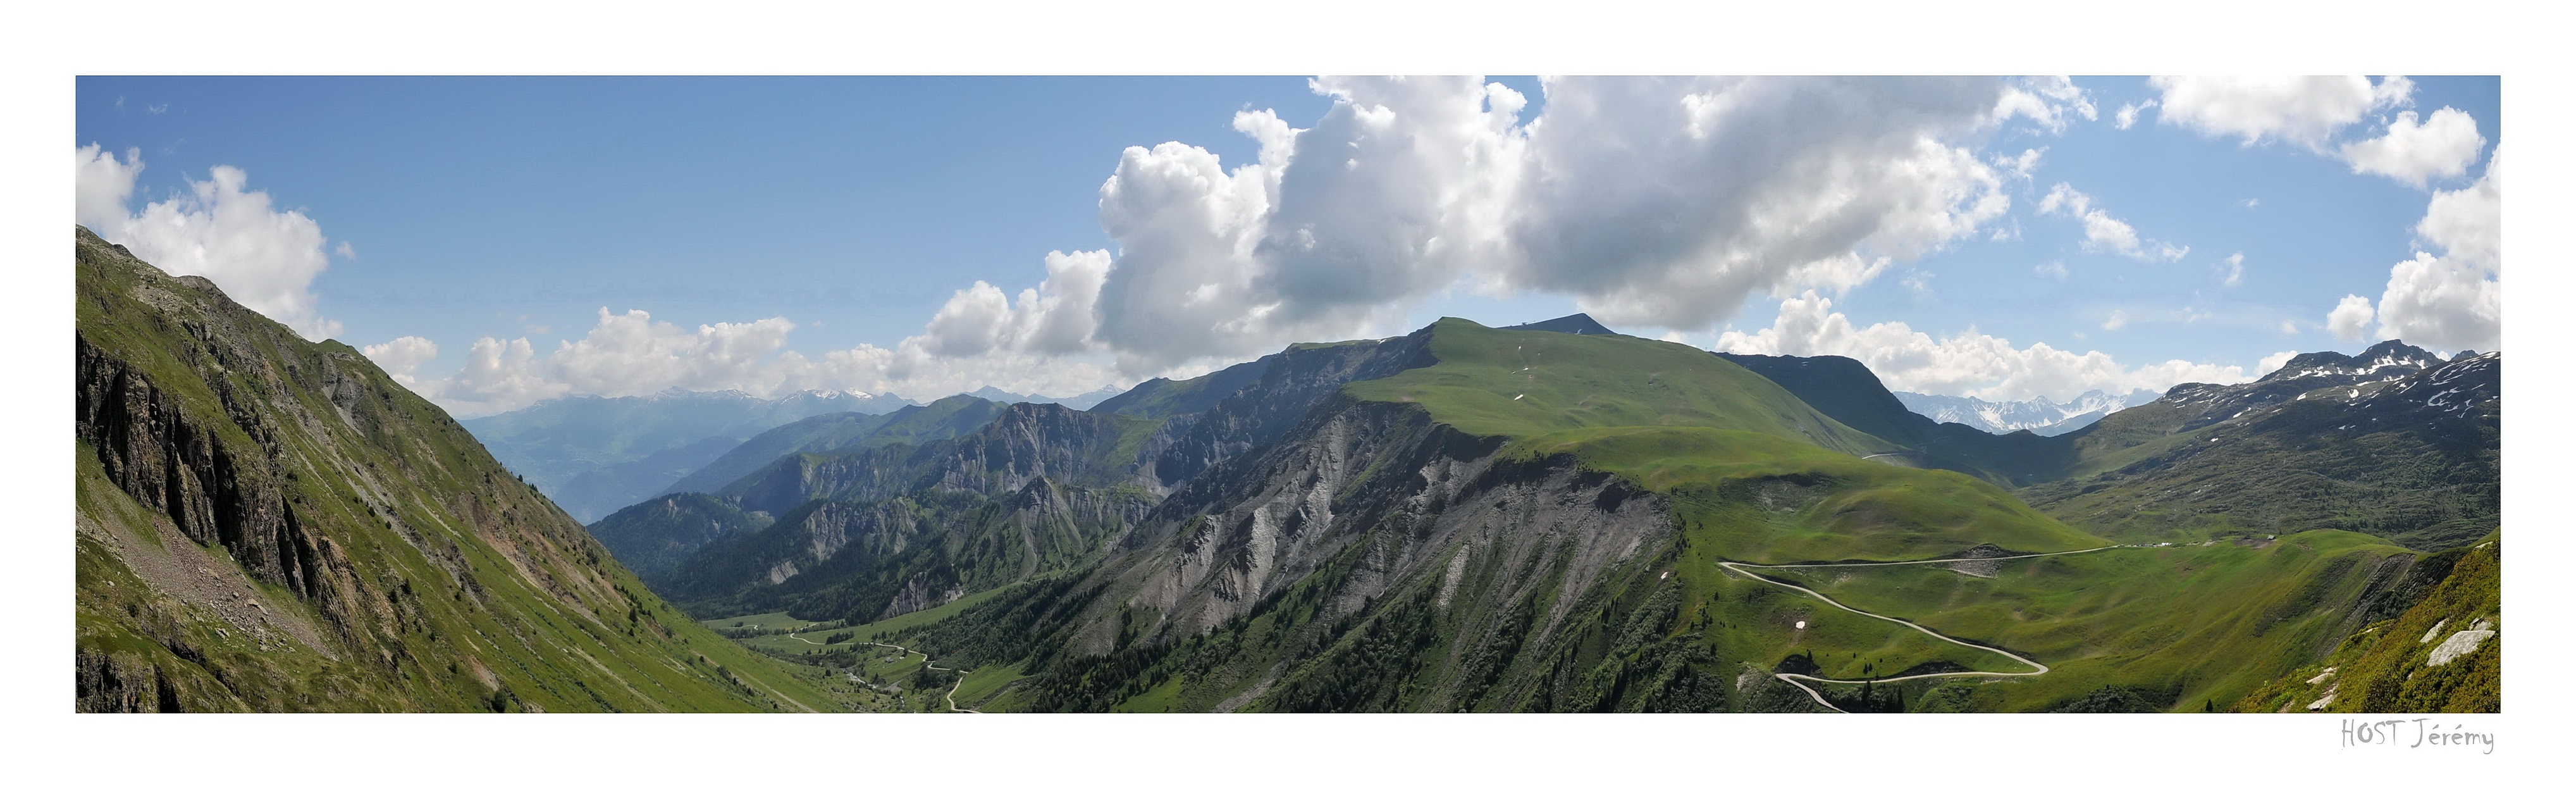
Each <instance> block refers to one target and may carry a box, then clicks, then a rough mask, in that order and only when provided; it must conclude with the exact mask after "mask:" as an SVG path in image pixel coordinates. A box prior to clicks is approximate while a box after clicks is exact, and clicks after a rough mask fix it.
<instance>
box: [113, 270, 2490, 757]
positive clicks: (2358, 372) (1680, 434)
mask: <svg viewBox="0 0 2576 789" xmlns="http://www.w3.org/2000/svg"><path fill="white" fill-rule="evenodd" d="M75 265H76V267H77V279H78V299H79V329H78V342H77V346H76V348H75V353H76V356H77V370H78V374H77V376H76V391H75V396H76V415H77V416H76V440H75V453H76V455H77V456H78V466H79V472H78V473H79V477H78V480H77V482H78V493H77V495H78V502H79V506H78V512H79V515H78V517H77V523H76V524H75V525H76V531H77V535H78V546H79V554H78V556H79V558H78V561H79V569H78V584H79V590H78V606H79V610H78V613H79V625H78V627H79V636H78V647H77V653H76V655H75V658H76V676H77V684H78V702H77V703H78V706H79V708H80V709H83V710H102V711H104V710H118V711H153V710H161V711H175V710H191V711H194V710H530V711H534V710H548V711H563V710H630V711H640V710H669V711H681V710H691V711H695V710H781V711H803V710H816V711H823V710H919V711H950V710H972V711H981V712H1022V711H1025V712H1046V711H1088V712H1100V711H1334V712H1363V711H1409V712H1433V711H1532V712H1537V711H1623V712H1626V711H1634V712H1684V711H1692V712H1721V711H1734V712H1836V711H1839V712H1940V711H1961V712H1964V711H1981V712H2020V711H2033V712H2036V711H2069V712H2107V711H2129V712H2147V711H2172V712H2201V711H2261V712H2272V711H2293V710H2324V711H2331V712H2394V711H2495V710H2498V709H2500V707H2501V701H2500V698H2501V692H2500V690H2499V684H2498V680H2497V677H2498V676H2499V673H2498V665H2499V662H2498V657H2497V656H2498V655H2499V654H2500V649H2501V639H2500V637H2498V636H2497V634H2498V633H2499V632H2500V629H2501V626H2500V622H2501V614H2500V608H2499V603H2498V600H2499V596H2498V594H2497V583H2498V582H2497V579H2498V577H2499V576H2498V572H2497V569H2496V568H2497V566H2498V557H2499V551H2500V550H2501V547H2500V545H2501V542H2500V529H2499V524H2500V507H2499V501H2500V483H2499V467H2500V452H2499V447H2500V440H2499V423H2500V419H2501V409H2502V390H2501V384H2500V380H2501V366H2502V361H2501V355H2500V354H2497V353H2485V354H2472V353H2463V354H2460V355H2459V356H2457V357H2454V358H2447V359H2446V358H2442V357H2438V356H2435V355H2433V354H2430V353H2427V352H2425V351H2423V350H2421V349H2417V348H2414V347H2412V346H2408V345H2405V344H2403V343H2400V342H2396V341H2390V342H2387V343H2383V344H2380V345H2377V346H2374V347H2372V348H2370V349H2369V350H2368V351H2366V352H2364V353H2363V354H2361V355H2360V356H2357V357H2356V356H2345V355H2342V354H2338V353H2331V352H2322V353H2311V354H2306V355H2302V356H2299V357H2297V358H2295V359H2293V360H2291V361H2290V362H2289V363H2288V364H2287V365H2285V366H2283V367H2282V368H2280V369H2279V370H2277V371H2274V372H2271V373H2270V374H2268V375H2265V376H2264V377H2262V378H2261V379H2260V380H2256V381H2252V382H2248V383H2243V384H2237V385H2211V384H2184V385H2182V386H2177V387H2174V388H2172V389H2171V390H2169V391H2167V392H2165V393H2163V394H2162V395H2161V396H2158V397H2155V398H2153V399H2152V400H2147V399H2145V398H2134V399H2132V398H2126V397H2122V396H2115V395H2102V396H2099V397H2095V398H2091V399H2089V400H2084V401H2081V402H2079V403H2076V404H2056V403H2048V404H2046V405H2048V406H2050V407H2056V408H2058V410H2057V411H2053V412H2050V413H2049V414H2040V415H2038V416H2034V417H2030V419H2032V420H2035V421H2036V422H2038V423H2044V425H2065V426H2066V427H2067V429H2064V430H2062V431H2050V432H2055V433H2056V434H2055V435H2042V434H2040V433H2038V432H2033V431H2031V430H2019V429H2016V430H2012V431H2011V432H2005V433H2000V434H1999V433H1996V432H1990V430H1989V429H1986V428H1998V427H2010V426H2011V425H2005V424H1989V425H1976V426H1972V425H1968V424H1959V423H1957V421H1956V420H1954V421H1949V422H1944V421H1936V420H1935V419H1933V418H1930V417H1926V416H1924V415H1922V414H1919V413H1917V412H1916V411H1914V410H1911V409H1909V407H1908V403H1907V402H1906V401H1905V400H1901V399H1900V398H1899V396H1898V395H1897V394H1896V393H1893V392H1890V391H1889V390H1888V389H1887V387H1886V386H1884V385H1882V383H1881V382H1880V380H1879V378H1878V377H1877V376H1875V375H1873V374H1872V373H1871V372H1870V371H1869V369H1868V368H1866V367H1864V366H1863V365H1861V364H1860V363H1859V362H1857V361H1854V360H1851V359H1847V358H1842V357H1834V356H1819V357H1789V356H1752V355H1724V354H1716V353H1710V352H1707V351H1704V350H1700V349H1695V348H1692V347H1689V346H1685V345H1680V344H1675V343H1669V342H1660V341H1655V340H1648V339H1642V338H1637V337H1631V336H1625V335H1620V334H1616V333H1613V332H1611V331H1610V330H1608V329H1607V328H1604V327H1602V326H1601V325H1600V324H1599V323H1597V322H1594V321H1593V320H1592V319H1591V318H1589V317H1586V316H1583V315H1572V316H1567V317H1565V318H1560V319H1556V320H1551V321H1546V322H1542V323H1536V324H1527V325H1523V326H1515V327H1510V328H1491V327H1487V326H1483V325H1479V324H1477V323H1475V322H1472V321H1468V320H1464V319H1458V318H1446V319H1442V320H1440V321H1438V322H1436V323H1433V324H1431V325H1429V326H1425V327H1422V328H1420V329H1419V330H1416V331H1414V332H1412V333H1410V334H1406V335H1403V336H1398V337H1387V338H1381V339H1366V340H1353V341H1347V342H1338V343H1315V344H1298V345H1291V346H1289V347H1286V348H1283V349H1281V350H1279V351H1278V352H1277V353H1273V354H1270V355H1268V356H1263V357H1261V358H1259V359H1256V360H1253V361H1250V362H1246V363H1243V364H1238V365H1235V366H1232V367H1227V368H1224V369H1220V370H1216V371H1214V372H1211V373H1208V374H1206V375H1203V376H1199V377H1196V378H1191V379H1188V380H1167V379H1160V378H1157V379H1153V380H1148V381H1145V382H1144V383H1142V384H1139V385H1137V386H1135V387H1134V388H1132V389H1130V390H1128V391H1126V392H1124V393H1120V394H1117V395H1116V396H1114V397H1108V398H1106V399H1101V400H1097V401H1096V402H1086V399H1087V398H1077V399H1075V400H1074V401H1072V402H1045V401H1042V400H1043V399H1042V398H1030V397H1025V396H1014V395H1007V393H1000V392H998V391H990V392H980V393H977V394H976V395H957V396H953V397H948V398H945V399H938V400H934V401H932V402H927V403H915V402H909V401H898V400H896V399H895V398H892V397H891V396H886V397H881V398H859V397H856V396H851V395H842V394H825V393H809V394H806V395H799V396H794V397H790V398H787V399H783V400H770V401H764V400H758V399H755V398H748V397H746V396H736V395H725V396H718V395H704V394H689V393H671V394H667V395H663V396H660V397H657V398H629V399H625V400H619V399H601V398H586V399H573V400H559V401H554V402H551V403H547V404H543V405H541V406H538V407H536V408H533V409H529V410H525V411H520V412H513V413H509V414H502V415H497V416H492V417H486V418H483V419H480V420H474V421H471V422H466V423H460V422H458V421H457V420H454V419H451V418H449V416H448V415H446V414H445V413H443V412H441V411H440V410H439V409H438V408H437V407H436V406H433V405H431V404H429V403H428V402H426V401H424V400H422V399H420V398H419V397H416V396H414V395H413V394H412V393H410V392H408V391H406V390H404V389H403V388H402V387H401V386H400V385H397V384H395V383H394V382H393V381H392V379H391V378H389V377H388V376H387V375H386V374H385V373H383V372H382V371H380V370H378V369H377V368H376V366H375V365H373V364H371V363H370V362H369V361H368V360H367V359H365V358H364V357H363V356H362V355H360V354H359V353H358V352H357V351H355V350H354V349H352V348H350V347H349V346H346V345H342V344H340V343H337V342H329V341H326V342H321V343H311V342H306V341H304V340H302V339H300V338H298V337H297V336H296V335H295V334H294V333H293V332H292V331H290V330H288V329H286V328H285V327H283V326H281V325H279V324H277V323H274V322H272V321H270V320H268V319H266V318H263V317H261V316H259V315H258V314H256V313H253V312H251V311H249V310H247V309H245V308H242V307H241V306H239V305H237V304H234V303H233V302H232V301H231V300H230V299H228V298H226V297H225V296H224V295H223V294H222V293H221V292H220V291H219V290H217V289H216V288H215V287H214V286H213V285H212V284H211V283H209V282H207V281H206V280H203V279H199V278H194V277H177V278H174V277H170V276H167V275H164V274H163V273H161V272H160V271H159V270H157V269H155V268H153V267H151V266H150V265H148V264H147V263H145V262H143V261H139V260H136V259H134V258H133V257H132V256H131V255H130V254H128V253H127V252H126V251H125V250H124V249H123V248H121V247H117V246H114V245H110V244H107V243H105V242H104V241H101V240H99V239H98V238H97V237H96V236H93V235H91V234H90V233H89V231H87V230H85V229H84V230H80V231H78V233H77V235H76V239H75ZM1006 400H1009V401H1015V402H1006ZM681 404H685V405H687V406H688V407H687V408H681V407H679V406H680V405H681ZM710 404H712V405H710ZM1085 405H1088V407H1087V408H1084V407H1081V406H1085ZM1982 405H1985V406H2004V405H2011V404H1982ZM2070 409H2072V410H2070ZM1989 410H1993V409H1989ZM1996 413H1999V414H2000V413H2002V412H2001V411H1997V412H1996ZM2071 420H2082V421H2081V422H2080V423H2076V424H2070V421H2071ZM565 425H571V426H574V428H561V427H560V426H565ZM469 427H471V428H472V431H473V432H471V433H469V432H468V428H469ZM478 437H479V440H478ZM487 446H488V447H490V448H491V449H488V450H487ZM496 455H497V456H498V457H500V458H502V459H501V460H496V459H495V457H496ZM505 461H506V465H505ZM523 475H524V478H523ZM581 479H590V480H593V482H591V483H583V482H579V480H581ZM541 480H542V482H541V483H540V484H532V483H537V482H539V481H541ZM585 485H587V486H588V487H584V486H585ZM558 490H560V491H562V492H563V496H565V497H570V496H573V495H576V494H575V492H576V491H581V490H598V491H608V492H603V493H599V494H598V495H595V496H590V497H589V498H586V499H584V501H585V502H586V503H585V504H584V505H582V506H584V507H589V508H593V509H594V510H596V509H606V508H609V507H616V506H619V505H623V506H622V508H618V509H614V511H613V512H605V513H596V512H592V511H587V510H581V509H575V510H574V511H572V512H569V513H568V512H567V509H566V508H561V507H558V506H557V505H556V504H555V503H554V502H553V501H551V500H550V498H549V496H548V494H547V493H546V492H541V491H558ZM591 514H597V515H598V517H597V518H596V520H595V521H594V522H591V523H590V524H589V525H588V527H587V528H584V527H583V526H582V525H581V522H580V519H577V518H576V516H577V515H580V516H584V517H585V518H586V517H587V516H588V515H591Z"/></svg>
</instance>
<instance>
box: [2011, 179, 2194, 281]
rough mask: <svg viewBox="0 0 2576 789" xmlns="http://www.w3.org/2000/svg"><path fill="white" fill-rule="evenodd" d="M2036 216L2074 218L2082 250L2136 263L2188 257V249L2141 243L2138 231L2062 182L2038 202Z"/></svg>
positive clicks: (2161, 243)
mask: <svg viewBox="0 0 2576 789" xmlns="http://www.w3.org/2000/svg"><path fill="white" fill-rule="evenodd" d="M2039 212H2040V213H2042V214H2054V215H2058V216H2065V217H2070V218H2073V219H2075V220H2077V221H2079V222H2082V223H2083V224H2084V248H2085V249H2090V250H2095V251H2101V252H2117V253H2119V254H2122V255H2127V256H2129V257H2133V258H2137V259H2139V260H2160V261H2166V262H2171V261H2175V260H2181V259H2182V257H2183V256H2184V255H2186V254H2190V252H2191V247H2177V246H2174V245H2172V244H2168V243H2165V242H2163V241H2157V240H2154V239H2141V238H2139V237H2138V230H2137V228H2134V227H2131V226H2129V223H2127V222H2123V221H2120V220H2119V219H2118V218H2116V217H2113V216H2111V212H2109V211H2104V210H2102V209H2100V208H2095V207H2094V206H2093V196H2092V195H2088V194H2085V193H2083V192H2079V191H2076V189H2075V187H2073V186H2069V185H2067V184H2065V183H2063V182H2061V183H2059V184H2058V185H2056V186H2054V187H2050V188H2049V190H2048V194H2047V196H2044V197H2041V198H2040V200H2039Z"/></svg>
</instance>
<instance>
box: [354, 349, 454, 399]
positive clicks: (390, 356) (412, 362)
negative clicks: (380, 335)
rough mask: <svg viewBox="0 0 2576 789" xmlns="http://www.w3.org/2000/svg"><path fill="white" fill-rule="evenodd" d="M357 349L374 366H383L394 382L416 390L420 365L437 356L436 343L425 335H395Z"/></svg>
mask: <svg viewBox="0 0 2576 789" xmlns="http://www.w3.org/2000/svg"><path fill="white" fill-rule="evenodd" d="M358 351H359V352H360V353H364V354H366V355H367V358H368V359H372V360H375V363H376V366H377V367H382V368H384V370H385V374H387V375H391V376H393V378H394V380H395V381H396V382H399V383H401V384H402V385H404V386H408V387H412V388H413V389H415V390H417V389H418V388H419V386H417V385H416V384H417V382H418V376H419V374H420V366H421V365H422V364H424V363H426V362H428V361H430V360H432V359H436V358H438V343H435V342H431V341H430V340H429V338H427V337H396V338H393V339H391V340H388V341H385V342H384V343H381V344H377V345H369V346H366V347H363V348H359V349H358Z"/></svg>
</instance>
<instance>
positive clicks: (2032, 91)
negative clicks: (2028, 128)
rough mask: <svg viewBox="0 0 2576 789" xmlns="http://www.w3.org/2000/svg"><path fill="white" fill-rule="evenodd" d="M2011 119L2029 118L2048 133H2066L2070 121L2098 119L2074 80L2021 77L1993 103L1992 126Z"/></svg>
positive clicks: (2059, 77)
mask: <svg viewBox="0 0 2576 789" xmlns="http://www.w3.org/2000/svg"><path fill="white" fill-rule="evenodd" d="M2015 117H2022V118H2029V119H2030V120H2031V121H2032V122H2033V123H2036V124H2038V125H2039V127H2040V128H2043V129H2047V130H2049V131H2052V132H2062V131H2065V130H2066V125H2067V123H2069V122H2070V121H2071V119H2072V118H2076V117H2081V118H2083V119H2085V120H2088V121H2089V120H2094V119H2096V118H2098V117H2100V116H2099V115H2098V114H2097V111H2096V110H2095V109H2094V107H2093V98H2092V96H2091V95H2089V94H2087V93H2086V92H2085V90H2084V89H2083V88H2080V87H2076V85H2075V80H2073V79H2070V78H2067V77H2063V76H2052V77H2023V78H2018V79H2014V80H2012V81H2011V82H2010V83H2009V86H2008V87H2006V88H2005V89H2004V97H2003V99H2002V100H2001V101H1997V102H1996V103H1995V109H1994V119H1995V121H1996V122H2002V121H2006V120H2010V119H2012V118H2015Z"/></svg>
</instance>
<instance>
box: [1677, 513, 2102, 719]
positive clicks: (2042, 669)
mask: <svg viewBox="0 0 2576 789" xmlns="http://www.w3.org/2000/svg"><path fill="white" fill-rule="evenodd" d="M2133 547H2139V546H2131V545H2105V546H2102V547H2099V548H2086V549H2083V550H2080V551H2057V552H2055V553H2026V554H2021V555H2018V556H1992V557H1985V558H1979V559H1916V560H1913V561H1903V562H1833V563H1828V564H1747V563H1744V562H1726V561H1721V562H1718V563H1717V566H1719V567H1723V568H1726V569H1728V570H1733V571H1735V572H1737V573H1740V574H1742V575H1743V576H1744V577H1746V578H1751V579H1753V580H1756V581H1761V582H1763V583H1766V584H1770V585H1772V586H1778V587H1784V588H1788V589H1795V590H1798V591H1800V592H1805V593H1807V596H1809V597H1813V598H1816V599H1818V600H1823V601H1825V602H1826V603H1827V604H1829V605H1832V606H1833V607H1835V608H1840V609H1842V610H1845V611H1850V612H1852V613H1855V614H1859V615H1861V616H1866V617H1870V618H1873V619H1884V620H1887V621H1890V622H1895V623H1897V624H1900V625H1904V626H1906V627H1910V628H1914V629H1915V630H1917V631H1920V632H1921V633H1923V634H1924V635H1927V636H1931V637H1933V638H1937V639H1941V640H1943V641H1948V642H1950V643H1953V644H1957V645H1959V646H1963V647H1968V648H1970V649H1982V650H1985V651H1988V652H1992V653H1995V654H1998V655H2002V656H2004V657H2007V658H2011V659H2013V660H2014V661H2016V662H2019V663H2021V664H2022V665H2025V666H2029V667H2030V668H2031V670H2030V671H2022V672H2005V671H1944V672H1939V673H1933V674H1909V675H1906V676H1901V677H1888V678H1885V679H1826V678H1824V677H1813V676H1808V675H1805V674H1791V673H1786V672H1781V673H1775V674H1772V675H1771V676H1773V677H1777V678H1779V680H1780V681H1782V682H1786V683H1789V684H1791V685H1795V686H1797V688H1798V689H1799V690H1803V691H1806V692H1807V697H1808V698H1812V699H1815V700H1816V703H1817V704H1822V705H1824V706H1825V709H1829V710H1833V711H1835V712H1847V711H1848V710H1845V709H1843V708H1841V707H1836V706H1834V705H1833V702H1829V701H1826V700H1825V696H1824V694H1822V693H1818V692H1816V689H1815V688H1811V687H1808V686H1807V684H1806V683H1804V682H1799V681H1798V680H1802V679H1806V680H1814V681H1816V682H1819V683H1827V682H1830V683H1834V684H1838V685H1859V684H1862V683H1867V682H1902V681H1905V680H1909V679H1937V678H1940V677H2036V676H2039V675H2041V674H2046V673H2048V666H2047V665H2044V664H2042V663H2040V662H2039V661H2036V660H2032V659H2030V658H2026V657H2022V656H2020V655H2016V654H2013V653H2010V652H2006V651H2003V650H2001V649H1996V648H1994V647H1990V646H1986V645H1983V644H1971V643H1968V642H1966V641H1961V640H1959V639H1955V638H1951V637H1949V636H1945V635H1941V634H1940V633H1937V632H1934V631H1933V630H1932V629H1931V628H1928V627H1924V626H1922V625H1918V624H1915V623H1912V622H1908V621H1905V620H1903V619H1898V618H1896V617H1892V616H1881V615H1879V614H1873V613H1870V612H1868V611H1863V610H1860V609H1858V608H1853V607H1851V606H1847V605H1843V604H1842V603H1840V602H1838V601H1836V600H1834V599H1833V598H1831V597H1826V596H1825V595H1824V593H1822V592H1818V591H1816V590H1814V589H1809V588H1807V587H1804V586H1799V585H1797V584H1793V583H1789V582H1786V581H1774V580H1771V579H1769V578H1764V577H1762V576H1761V575H1760V574H1757V573H1755V572H1753V571H1752V570H1747V569H1745V568H1747V567H1751V568H1755V569H1762V570H1778V569H1791V568H1807V567H1884V566H1890V565H1899V564H1954V563H1961V562H2008V561H2012V560H2014V559H2037V558H2040V557H2042V556H2065V555H2068V554H2077V553H2092V552H2094V551H2107V550H2110V549H2113V548H2133Z"/></svg>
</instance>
